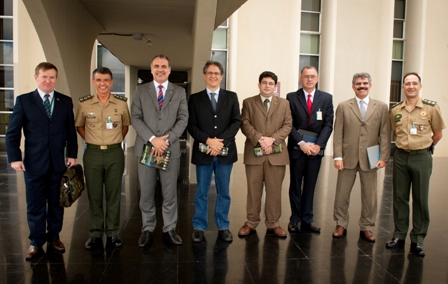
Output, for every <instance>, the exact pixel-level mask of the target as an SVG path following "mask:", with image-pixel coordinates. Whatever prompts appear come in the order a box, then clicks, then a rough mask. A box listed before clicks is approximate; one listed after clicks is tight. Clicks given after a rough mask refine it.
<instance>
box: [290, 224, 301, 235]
mask: <svg viewBox="0 0 448 284" xmlns="http://www.w3.org/2000/svg"><path fill="white" fill-rule="evenodd" d="M288 231H289V232H291V233H295V232H298V231H299V223H294V222H289V224H288Z"/></svg>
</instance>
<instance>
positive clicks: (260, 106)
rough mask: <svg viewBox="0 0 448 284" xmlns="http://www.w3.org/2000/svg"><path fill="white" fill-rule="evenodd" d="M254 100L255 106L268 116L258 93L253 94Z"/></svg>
mask: <svg viewBox="0 0 448 284" xmlns="http://www.w3.org/2000/svg"><path fill="white" fill-rule="evenodd" d="M254 100H255V105H256V107H258V108H259V109H260V110H261V112H262V113H264V115H265V116H268V114H267V113H266V109H265V108H264V104H263V103H262V102H261V98H260V95H257V96H255V97H254Z"/></svg>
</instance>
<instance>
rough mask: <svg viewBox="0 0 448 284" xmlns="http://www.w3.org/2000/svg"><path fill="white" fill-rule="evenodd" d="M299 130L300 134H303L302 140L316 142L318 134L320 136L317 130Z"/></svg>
mask: <svg viewBox="0 0 448 284" xmlns="http://www.w3.org/2000/svg"><path fill="white" fill-rule="evenodd" d="M298 132H299V134H300V135H302V140H303V141H305V142H308V143H316V140H317V136H319V134H318V133H316V132H312V131H308V130H304V129H299V130H298Z"/></svg>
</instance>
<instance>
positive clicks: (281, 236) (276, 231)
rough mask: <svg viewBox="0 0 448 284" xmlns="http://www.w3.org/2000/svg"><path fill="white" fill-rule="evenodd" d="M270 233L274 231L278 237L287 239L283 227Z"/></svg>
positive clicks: (272, 229)
mask: <svg viewBox="0 0 448 284" xmlns="http://www.w3.org/2000/svg"><path fill="white" fill-rule="evenodd" d="M268 231H272V232H273V233H274V234H275V235H276V236H277V237H280V238H286V231H285V230H283V229H282V227H275V228H271V229H268Z"/></svg>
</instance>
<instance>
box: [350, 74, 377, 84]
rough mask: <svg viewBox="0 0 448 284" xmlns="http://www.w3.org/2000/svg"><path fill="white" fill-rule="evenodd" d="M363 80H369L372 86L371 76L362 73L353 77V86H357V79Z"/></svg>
mask: <svg viewBox="0 0 448 284" xmlns="http://www.w3.org/2000/svg"><path fill="white" fill-rule="evenodd" d="M358 78H361V79H365V78H367V79H369V84H372V78H370V74H369V73H367V72H361V73H356V74H355V75H353V80H352V85H354V84H355V82H356V79H358Z"/></svg>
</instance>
